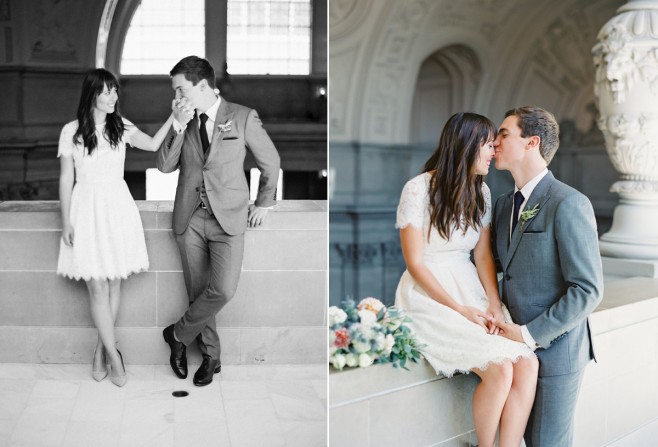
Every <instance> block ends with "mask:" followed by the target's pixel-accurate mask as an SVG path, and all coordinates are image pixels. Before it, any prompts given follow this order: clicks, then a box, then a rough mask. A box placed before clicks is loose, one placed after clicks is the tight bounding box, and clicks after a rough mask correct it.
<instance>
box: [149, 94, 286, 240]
mask: <svg viewBox="0 0 658 447" xmlns="http://www.w3.org/2000/svg"><path fill="white" fill-rule="evenodd" d="M229 123H230V125H229ZM215 124H216V125H217V126H218V127H217V128H215V130H214V131H213V135H212V141H210V149H209V153H208V158H207V159H206V158H205V156H204V153H203V149H202V148H201V137H200V135H199V122H198V118H197V117H196V116H195V117H194V119H192V120H191V121H190V122H189V123H188V124H187V128H186V129H185V131H184V132H181V133H180V134H177V133H176V131H175V130H174V128H173V126H172V128H171V129H169V134H168V135H167V137H166V138H165V140H164V142H163V143H162V145H161V146H160V149H158V154H157V166H158V169H159V170H160V171H162V172H172V171H174V170H176V169H177V168H180V174H179V178H178V187H177V188H176V200H175V202H174V220H173V229H174V233H176V234H183V232H185V229H186V228H187V226H188V224H189V222H190V219H191V218H192V214H193V213H194V210H195V209H196V207H197V206H198V204H199V188H200V187H201V184H202V183H203V184H204V185H205V187H206V193H207V195H208V200H209V202H210V207H211V208H212V211H213V213H214V216H215V218H216V219H217V221H218V222H219V224H220V225H221V226H222V228H223V229H224V231H226V233H228V234H230V235H236V234H242V233H244V232H245V230H246V228H247V211H248V206H249V186H248V184H247V180H246V178H245V175H244V159H245V156H246V155H247V150H249V151H250V152H251V153H252V155H253V156H254V159H255V161H256V165H257V166H258V169H260V171H261V177H260V183H259V187H258V196H257V198H256V205H257V206H262V207H268V206H272V205H274V204H275V199H276V197H275V192H276V185H277V181H278V178H279V165H280V159H279V154H278V153H277V151H276V148H275V147H274V144H273V143H272V140H270V137H269V136H268V135H267V133H266V132H265V130H264V129H263V126H262V123H261V121H260V119H259V118H258V114H257V113H256V111H255V110H253V109H249V108H247V107H244V106H241V105H239V104H234V103H231V102H228V101H226V100H225V99H224V98H222V102H221V103H220V106H219V109H218V110H217V115H216V118H215ZM219 126H222V127H223V128H224V130H222V129H220V128H219ZM229 127H230V130H227V129H228V128H229Z"/></svg>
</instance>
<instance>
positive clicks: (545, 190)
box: [503, 171, 555, 269]
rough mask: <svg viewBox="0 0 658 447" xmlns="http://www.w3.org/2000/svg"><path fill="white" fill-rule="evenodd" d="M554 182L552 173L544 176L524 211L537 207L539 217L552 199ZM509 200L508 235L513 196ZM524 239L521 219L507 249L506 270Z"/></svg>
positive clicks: (530, 220)
mask: <svg viewBox="0 0 658 447" xmlns="http://www.w3.org/2000/svg"><path fill="white" fill-rule="evenodd" d="M553 181H555V177H553V174H552V173H551V172H550V171H548V174H546V175H545V176H544V178H543V179H541V180H540V181H539V183H538V184H537V186H536V187H535V189H534V190H533V191H532V194H530V197H529V198H528V201H527V202H526V204H525V206H524V207H523V210H524V211H525V210H530V209H532V208H534V207H535V206H538V212H537V215H539V213H541V212H542V210H543V207H544V204H545V203H546V201H547V200H548V199H549V198H550V197H551V195H550V189H551V185H552V184H553ZM508 199H509V202H510V206H509V207H507V206H506V210H507V211H508V214H507V218H508V219H507V229H508V233H506V234H509V225H510V223H509V219H510V217H511V214H512V207H511V195H510V196H509V197H508ZM506 205H507V203H506ZM537 215H535V217H533V218H531V219H529V220H528V221H527V222H526V223H525V225H529V224H530V222H532V220H533V219H535V218H536V217H537ZM525 225H524V227H525ZM522 238H523V231H522V229H521V219H519V223H518V224H517V225H516V228H514V231H512V236H511V238H510V242H509V247H508V249H507V255H506V257H505V258H504V259H505V263H504V265H503V268H505V269H506V268H507V266H508V265H509V263H510V261H511V260H512V258H513V257H514V252H516V249H517V248H518V246H519V243H520V242H521V239H522Z"/></svg>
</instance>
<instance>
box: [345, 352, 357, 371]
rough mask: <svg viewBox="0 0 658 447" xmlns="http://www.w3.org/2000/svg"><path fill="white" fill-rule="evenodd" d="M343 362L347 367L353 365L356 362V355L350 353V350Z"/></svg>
mask: <svg viewBox="0 0 658 447" xmlns="http://www.w3.org/2000/svg"><path fill="white" fill-rule="evenodd" d="M345 362H346V364H347V366H349V367H354V366H356V364H357V358H356V355H354V354H352V353H351V352H350V353H349V354H347V355H346V356H345Z"/></svg>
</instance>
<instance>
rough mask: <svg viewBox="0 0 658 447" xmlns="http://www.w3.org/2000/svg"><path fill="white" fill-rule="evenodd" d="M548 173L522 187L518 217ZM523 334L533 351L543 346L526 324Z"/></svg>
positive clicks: (546, 170) (515, 189)
mask: <svg viewBox="0 0 658 447" xmlns="http://www.w3.org/2000/svg"><path fill="white" fill-rule="evenodd" d="M546 174H548V168H545V169H544V170H543V171H541V172H540V173H539V174H537V175H536V176H535V177H534V178H533V179H532V180H530V181H529V182H528V183H526V184H525V186H524V187H523V188H521V194H523V203H522V204H521V206H520V207H519V215H518V216H516V217H517V219H518V218H520V217H521V211H522V210H523V207H525V204H526V203H527V202H528V198H529V197H530V194H532V191H534V190H535V187H536V186H537V184H538V183H539V182H540V181H541V179H543V178H544V176H545V175H546ZM517 191H519V188H518V187H517V186H514V193H515V194H516V192H517ZM513 214H514V209H512V214H510V238H511V237H512V218H513ZM521 336H522V337H523V341H524V342H525V344H526V345H528V346H529V347H530V349H532V350H533V351H534V350H535V349H537V348H541V346H539V345H538V344H537V342H536V341H535V339H534V338H533V336H532V335H530V331H529V330H528V328H527V326H526V325H523V326H521Z"/></svg>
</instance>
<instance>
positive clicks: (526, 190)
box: [514, 168, 548, 199]
mask: <svg viewBox="0 0 658 447" xmlns="http://www.w3.org/2000/svg"><path fill="white" fill-rule="evenodd" d="M546 174H548V168H544V170H543V171H541V172H540V173H539V174H537V175H536V176H534V177H533V178H532V180H530V181H529V182H528V183H526V184H525V185H524V186H523V188H521V194H523V197H525V198H526V199H527V198H528V197H530V194H532V191H533V190H534V189H535V186H537V184H538V183H539V182H540V181H541V179H543V178H544V176H545V175H546ZM518 190H519V188H518V187H517V186H516V185H514V192H516V191H518Z"/></svg>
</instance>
